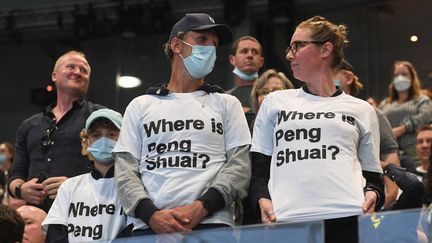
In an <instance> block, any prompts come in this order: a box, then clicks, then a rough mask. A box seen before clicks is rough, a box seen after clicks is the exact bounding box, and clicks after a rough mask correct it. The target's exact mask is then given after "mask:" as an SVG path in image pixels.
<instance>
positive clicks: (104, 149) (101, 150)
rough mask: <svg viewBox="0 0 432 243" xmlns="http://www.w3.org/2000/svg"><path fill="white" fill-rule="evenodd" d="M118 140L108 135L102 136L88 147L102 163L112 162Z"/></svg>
mask: <svg viewBox="0 0 432 243" xmlns="http://www.w3.org/2000/svg"><path fill="white" fill-rule="evenodd" d="M116 143H117V141H115V140H112V139H109V138H107V137H101V138H99V139H98V140H96V141H94V142H93V143H92V145H90V147H88V148H87V151H89V152H90V153H91V154H92V155H93V157H94V158H95V159H96V161H97V162H99V163H101V164H110V163H112V162H113V158H112V156H111V152H112V151H113V149H114V147H115V145H116Z"/></svg>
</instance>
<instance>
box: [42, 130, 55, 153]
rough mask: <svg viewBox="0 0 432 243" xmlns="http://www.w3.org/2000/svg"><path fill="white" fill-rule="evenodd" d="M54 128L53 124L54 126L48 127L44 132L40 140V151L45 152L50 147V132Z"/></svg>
mask: <svg viewBox="0 0 432 243" xmlns="http://www.w3.org/2000/svg"><path fill="white" fill-rule="evenodd" d="M55 128H56V126H55V124H54V126H52V127H49V128H47V129H46V130H45V132H44V135H43V136H42V137H41V139H40V144H41V146H42V149H45V150H46V149H48V148H49V147H50V146H51V144H52V140H51V139H52V138H51V135H52V132H53V131H54V129H55Z"/></svg>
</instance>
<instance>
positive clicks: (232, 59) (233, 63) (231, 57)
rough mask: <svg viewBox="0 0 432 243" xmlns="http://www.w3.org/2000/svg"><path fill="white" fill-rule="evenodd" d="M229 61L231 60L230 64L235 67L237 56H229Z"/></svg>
mask: <svg viewBox="0 0 432 243" xmlns="http://www.w3.org/2000/svg"><path fill="white" fill-rule="evenodd" d="M228 59H229V62H230V63H231V65H233V66H235V56H233V55H229V57H228Z"/></svg>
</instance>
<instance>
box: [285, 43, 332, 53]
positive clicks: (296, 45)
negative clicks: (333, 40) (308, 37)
mask: <svg viewBox="0 0 432 243" xmlns="http://www.w3.org/2000/svg"><path fill="white" fill-rule="evenodd" d="M326 42H327V41H294V42H293V43H291V45H289V46H288V47H287V48H286V50H285V52H286V54H288V53H289V52H290V51H291V52H292V54H294V55H295V54H296V52H297V50H298V49H299V47H304V46H306V45H307V44H316V45H322V44H324V43H326Z"/></svg>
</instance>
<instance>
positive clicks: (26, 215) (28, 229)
mask: <svg viewBox="0 0 432 243" xmlns="http://www.w3.org/2000/svg"><path fill="white" fill-rule="evenodd" d="M17 212H18V213H19V214H20V215H21V218H22V219H23V220H24V224H25V228H24V236H23V241H22V243H44V242H45V235H44V234H43V233H42V230H41V224H42V221H44V219H45V217H46V215H47V214H46V213H45V211H43V210H42V209H40V208H37V207H34V206H21V207H19V208H18V209H17Z"/></svg>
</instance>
